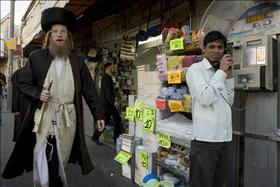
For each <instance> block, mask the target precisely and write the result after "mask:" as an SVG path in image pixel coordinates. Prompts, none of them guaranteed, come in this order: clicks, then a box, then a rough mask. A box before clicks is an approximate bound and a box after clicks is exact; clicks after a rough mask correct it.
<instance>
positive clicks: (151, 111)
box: [143, 107, 156, 132]
mask: <svg viewBox="0 0 280 187" xmlns="http://www.w3.org/2000/svg"><path fill="white" fill-rule="evenodd" d="M155 121H156V110H155V108H153V107H145V108H144V112H143V124H144V130H145V131H148V132H154V129H155Z"/></svg>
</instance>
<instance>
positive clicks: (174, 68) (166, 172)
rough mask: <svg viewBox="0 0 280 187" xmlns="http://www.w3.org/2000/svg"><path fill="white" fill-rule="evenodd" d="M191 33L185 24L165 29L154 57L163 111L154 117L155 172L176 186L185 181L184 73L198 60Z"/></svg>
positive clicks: (188, 130) (188, 126)
mask: <svg viewBox="0 0 280 187" xmlns="http://www.w3.org/2000/svg"><path fill="white" fill-rule="evenodd" d="M183 31H184V32H183ZM182 33H183V34H182ZM195 33H196V32H190V30H189V29H188V27H184V28H182V29H180V30H179V29H175V28H170V29H168V30H165V32H163V51H162V52H163V54H158V55H157V56H156V60H157V62H156V65H157V70H158V78H159V80H160V81H161V82H162V86H161V88H160V90H159V94H158V97H157V99H156V106H157V109H158V113H164V114H165V116H164V115H161V116H160V115H159V116H158V117H157V128H156V132H157V140H158V143H159V146H160V147H159V149H158V151H157V157H156V165H157V174H158V176H159V177H160V179H162V180H166V181H168V182H170V183H172V184H173V185H174V186H176V187H178V186H188V181H189V176H188V175H189V154H190V140H191V134H192V121H191V107H192V102H191V96H190V94H189V90H188V86H187V84H186V82H185V75H186V73H187V69H188V68H189V67H190V66H191V65H192V64H193V63H196V62H197V61H200V60H201V59H202V56H201V50H200V49H199V48H198V46H199V45H198V42H197V41H198V40H197V38H196V35H195ZM167 113H169V115H168V114H167Z"/></svg>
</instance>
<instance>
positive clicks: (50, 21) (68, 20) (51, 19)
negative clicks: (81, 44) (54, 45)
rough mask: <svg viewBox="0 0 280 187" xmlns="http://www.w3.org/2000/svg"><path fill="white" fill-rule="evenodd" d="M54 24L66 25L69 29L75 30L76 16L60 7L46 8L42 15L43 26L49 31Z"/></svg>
mask: <svg viewBox="0 0 280 187" xmlns="http://www.w3.org/2000/svg"><path fill="white" fill-rule="evenodd" d="M54 24H62V25H65V26H66V27H67V28H68V30H69V31H71V32H73V31H75V26H76V17H75V14H74V13H73V12H71V11H69V10H66V9H64V8H59V7H52V8H48V9H45V10H44V11H43V12H42V16H41V27H42V29H43V31H45V32H48V31H49V30H50V29H51V27H52V26H53V25H54Z"/></svg>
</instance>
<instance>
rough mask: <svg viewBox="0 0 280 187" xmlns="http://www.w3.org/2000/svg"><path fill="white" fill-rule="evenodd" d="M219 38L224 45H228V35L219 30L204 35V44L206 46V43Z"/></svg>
mask: <svg viewBox="0 0 280 187" xmlns="http://www.w3.org/2000/svg"><path fill="white" fill-rule="evenodd" d="M217 40H221V41H222V42H223V44H224V47H226V45H227V39H226V37H225V36H224V35H223V34H222V33H220V32H219V31H211V32H209V33H208V34H206V36H205V37H204V40H203V46H204V47H206V45H207V44H208V43H210V42H215V41H217Z"/></svg>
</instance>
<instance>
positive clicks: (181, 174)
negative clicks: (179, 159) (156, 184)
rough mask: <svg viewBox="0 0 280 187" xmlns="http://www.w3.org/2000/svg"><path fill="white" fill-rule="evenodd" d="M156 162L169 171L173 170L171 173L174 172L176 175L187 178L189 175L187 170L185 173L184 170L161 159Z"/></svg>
mask: <svg viewBox="0 0 280 187" xmlns="http://www.w3.org/2000/svg"><path fill="white" fill-rule="evenodd" d="M156 164H157V165H158V166H160V167H162V168H164V169H165V170H167V171H169V172H171V173H174V174H175V175H178V176H180V177H184V178H187V177H188V176H187V172H186V173H184V172H183V171H181V170H179V169H177V168H174V167H172V166H169V165H167V164H165V163H163V162H161V161H159V160H156Z"/></svg>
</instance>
